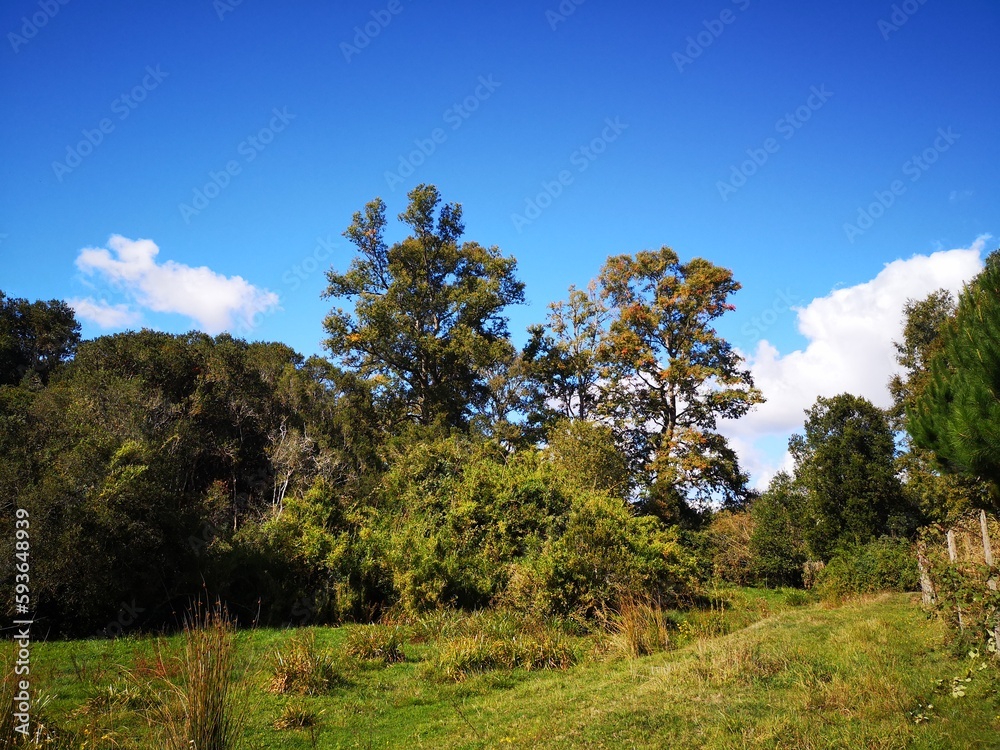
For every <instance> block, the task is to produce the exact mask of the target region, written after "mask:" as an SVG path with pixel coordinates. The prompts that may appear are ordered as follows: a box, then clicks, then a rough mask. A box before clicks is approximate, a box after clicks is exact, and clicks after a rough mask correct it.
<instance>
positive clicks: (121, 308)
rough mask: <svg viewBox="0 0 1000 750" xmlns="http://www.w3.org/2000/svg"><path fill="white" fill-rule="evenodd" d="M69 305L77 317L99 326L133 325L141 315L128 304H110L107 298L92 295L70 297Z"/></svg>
mask: <svg viewBox="0 0 1000 750" xmlns="http://www.w3.org/2000/svg"><path fill="white" fill-rule="evenodd" d="M69 306H70V307H72V308H73V310H74V312H76V314H77V316H78V317H80V318H82V319H83V320H87V321H90V322H91V323H96V324H97V325H99V326H100V327H101V328H122V327H124V326H129V325H135V324H136V323H138V322H139V320H140V317H141V316H140V315H139V314H138V313H137V312H135V311H134V310H131V309H130V308H129V306H128V305H124V304H118V305H112V304H110V303H108V301H107V300H103V299H102V300H95V299H94V298H92V297H87V298H86V299H71V300H69Z"/></svg>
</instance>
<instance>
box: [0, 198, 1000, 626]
mask: <svg viewBox="0 0 1000 750" xmlns="http://www.w3.org/2000/svg"><path fill="white" fill-rule="evenodd" d="M385 211H386V207H385V205H384V204H383V203H382V202H381V201H380V200H375V201H373V202H371V203H369V204H368V205H367V206H366V207H365V208H364V210H363V211H361V212H359V213H357V214H355V216H354V219H353V221H352V223H351V225H350V227H349V228H348V229H347V231H346V232H345V236H346V237H347V238H348V239H349V240H350V241H351V242H352V243H353V244H354V245H355V246H356V248H357V255H356V257H355V259H354V260H353V261H352V262H351V264H350V265H349V267H348V268H346V269H343V270H339V271H338V270H336V269H331V270H330V272H329V273H328V282H329V285H328V288H327V291H326V296H327V297H328V298H330V299H332V300H334V301H335V305H336V307H334V308H333V309H332V310H331V312H330V314H329V316H328V317H327V318H326V320H325V321H324V326H325V329H326V332H327V339H326V342H325V345H326V348H327V350H328V352H329V355H330V356H329V358H320V357H312V358H309V359H304V358H303V357H302V356H300V355H298V354H297V353H295V352H294V351H292V350H291V349H290V348H288V347H287V346H284V345H282V344H277V343H259V342H258V343H248V342H246V341H241V340H237V339H233V338H232V337H230V336H229V335H226V334H223V335H221V336H217V337H214V338H213V337H210V336H207V335H205V334H200V333H190V334H186V335H170V334H165V333H158V332H154V331H149V330H144V331H140V332H129V333H122V334H116V335H114V336H104V337H100V338H97V339H94V340H91V341H85V342H80V337H79V325H78V324H77V323H76V321H75V320H74V318H73V314H72V310H70V309H69V308H68V307H67V306H66V305H65V304H64V303H62V302H59V301H51V302H34V303H29V302H27V301H25V300H19V299H8V298H6V297H2V298H0V303H2V305H0V384H2V385H0V503H2V508H3V516H4V518H5V519H6V520H5V523H7V525H8V527H9V528H11V529H12V528H13V517H14V512H15V509H16V508H24V509H26V510H27V511H28V512H29V514H30V522H31V526H30V529H31V590H32V593H33V596H34V597H35V600H34V603H35V605H36V607H37V613H36V621H37V622H38V623H39V624H40V625H41V624H44V625H45V626H48V627H49V628H50V632H51V633H53V634H62V635H102V634H103V635H115V634H117V633H119V632H122V631H123V630H125V629H127V628H133V627H148V628H155V627H161V626H170V625H172V624H175V623H176V622H177V620H178V618H179V613H180V612H181V611H182V610H183V609H184V608H185V607H186V606H187V604H188V603H189V602H190V601H191V600H192V599H193V598H197V597H205V596H206V595H207V596H208V597H211V598H215V597H219V598H221V599H223V600H225V601H226V602H227V604H228V607H229V609H230V611H231V612H233V613H234V614H236V615H237V616H238V617H239V618H240V619H241V620H242V621H243V622H246V623H249V622H253V621H256V622H261V623H263V624H271V625H281V624H305V623H307V622H336V621H340V620H344V619H365V620H367V619H373V618H376V617H378V616H379V615H380V614H381V613H382V612H384V611H385V610H386V609H388V608H394V607H395V608H405V609H409V610H421V609H426V608H434V607H439V606H459V607H466V608H478V607H485V606H491V605H502V606H508V607H512V608H515V609H517V608H521V609H525V610H527V609H530V610H532V611H534V612H549V613H552V614H559V615H564V616H569V617H574V618H578V619H581V620H586V619H587V618H590V617H594V616H596V615H599V614H601V613H603V612H606V611H607V610H608V608H612V607H615V606H616V605H617V603H618V602H619V600H620V598H621V597H622V596H623V595H626V594H630V593H632V594H634V593H636V592H642V593H644V594H645V595H648V596H650V597H652V598H655V599H656V600H658V601H660V602H662V603H673V604H677V603H681V604H683V603H690V602H693V601H695V600H696V599H697V597H698V596H699V592H700V590H701V587H702V585H703V584H704V582H705V581H706V580H707V579H708V578H710V577H712V576H713V575H714V576H720V577H724V578H730V579H732V580H738V581H740V582H760V583H766V584H771V585H774V584H781V583H784V584H795V585H797V584H801V583H802V574H803V573H802V572H803V569H804V564H805V563H806V562H808V561H823V562H828V561H831V560H834V559H835V558H837V556H838V555H840V556H843V555H845V554H848V553H847V552H845V550H852V549H857V548H858V546H859V545H862V546H863V545H865V544H867V543H870V542H872V541H873V540H878V539H880V538H883V537H888V538H891V539H895V540H901V541H899V542H894V543H898V544H904V545H905V544H906V540H908V539H909V538H911V537H912V535H913V534H914V532H915V530H916V529H917V528H918V527H919V526H920V525H922V524H925V523H927V522H928V521H929V520H934V519H936V518H939V517H942V516H943V515H947V514H948V513H950V512H952V511H953V510H956V511H957V510H958V509H961V508H964V507H967V506H968V505H970V504H972V505H976V504H977V503H978V504H980V505H981V504H982V503H984V502H987V500H988V498H991V497H995V495H993V494H990V493H991V490H987V489H984V488H985V487H986V486H987V485H986V484H984V482H982V481H979V479H984V478H988V475H983V474H982V466H981V465H980V464H978V463H974V462H971V461H973V459H969V460H970V462H971V463H968V464H966V463H962V461H964V460H965V458H964V457H963V456H959V455H958V454H957V453H955V452H954V451H952V452H948V450H946V449H945V448H944V447H942V446H944V443H943V442H941V441H942V440H944V438H943V437H941V435H944V434H951V433H945V432H941V431H940V429H939V428H937V427H934V426H935V425H939V424H941V422H940V420H941V419H943V418H944V417H942V416H940V415H941V414H944V413H945V412H947V408H950V405H951V404H953V403H954V402H955V399H954V398H952V397H951V396H950V395H948V394H950V393H951V392H950V391H948V392H947V393H946V394H944V395H942V394H943V393H944V392H943V391H942V390H941V389H942V388H944V387H945V386H943V385H940V386H939V385H938V383H939V382H940V383H944V382H946V381H948V378H949V377H951V373H953V371H954V370H955V367H956V366H957V365H956V366H952V365H943V366H938V365H933V366H932V363H931V360H932V359H933V356H932V355H934V354H935V353H936V352H938V351H939V350H940V351H941V352H946V351H949V350H948V346H949V345H946V344H943V343H942V341H945V340H950V339H948V337H947V336H946V335H945V333H946V331H947V330H950V328H949V326H952V327H955V329H956V330H958V328H959V327H960V326H959V323H956V322H955V321H963V320H967V319H968V320H971V319H972V318H973V317H974V316H965V317H964V318H963V313H962V310H963V305H966V304H967V303H966V301H965V298H964V297H963V301H962V303H961V304H959V306H958V311H957V313H956V311H955V309H954V302H953V301H951V300H950V298H947V295H938V296H937V297H934V298H933V299H932V300H929V301H921V302H914V303H912V304H911V305H909V306H908V308H907V311H906V314H907V319H908V325H907V334H906V340H905V341H904V342H902V343H901V344H900V361H901V362H902V363H903V364H904V366H905V367H906V368H907V369H906V372H907V375H906V377H904V378H900V379H899V380H898V382H894V384H893V392H894V394H895V395H896V397H897V408H896V409H895V410H893V411H891V412H889V413H885V412H882V411H881V410H879V409H876V408H875V407H874V406H872V405H871V404H870V403H868V402H866V401H864V400H863V399H859V398H855V397H853V396H849V395H844V396H840V397H837V398H834V399H828V400H823V399H821V400H820V401H819V402H818V403H817V404H816V406H814V408H813V409H812V410H811V411H810V413H809V415H808V420H807V423H806V430H805V432H804V434H803V435H800V436H797V437H796V438H795V439H794V440H793V442H792V451H793V454H794V456H795V459H796V469H795V472H794V475H793V476H786V475H779V477H778V478H777V479H776V480H775V482H774V483H773V484H772V485H771V487H770V488H769V489H768V491H767V492H766V493H764V494H763V495H762V496H761V497H759V498H758V497H757V496H756V495H755V493H753V492H752V491H750V490H749V489H748V487H747V477H746V475H745V474H744V473H743V471H742V470H741V468H740V466H739V463H738V460H737V457H736V454H735V452H734V451H733V450H732V448H731V447H730V446H729V445H728V443H727V441H726V439H725V438H724V437H723V436H722V435H721V434H720V433H719V432H718V429H717V427H718V420H719V419H722V418H739V417H740V416H742V415H744V414H746V413H747V411H748V410H749V409H751V408H752V407H753V405H754V404H755V403H759V402H760V401H761V394H760V393H759V391H758V390H757V389H756V388H755V387H754V384H753V380H752V378H751V376H750V373H749V371H748V370H747V369H746V368H745V367H744V363H743V362H742V360H741V359H740V357H739V356H738V354H737V353H736V352H735V351H734V350H733V349H732V347H731V346H730V345H729V344H728V343H727V342H726V341H724V340H722V339H721V338H720V337H719V336H718V335H717V333H716V332H715V329H714V327H713V325H714V321H715V320H716V319H717V318H719V317H720V316H722V315H723V314H725V313H726V312H727V311H729V310H732V309H733V308H732V305H731V303H730V302H729V299H730V297H731V295H732V294H733V293H734V292H736V291H737V290H738V289H739V284H738V283H737V282H736V281H735V280H734V279H733V277H732V273H731V272H730V271H728V270H727V269H724V268H720V267H718V266H715V265H714V264H712V263H710V262H709V261H706V260H702V259H698V258H696V259H693V260H690V261H687V262H682V261H681V259H680V258H679V257H678V256H677V254H676V253H674V252H673V251H672V250H670V249H669V248H666V247H664V248H661V249H660V250H657V251H643V252H639V253H636V254H635V255H619V256H613V257H611V258H609V259H608V260H607V262H606V264H605V265H604V267H603V268H602V269H601V270H600V273H599V274H598V276H597V278H596V279H595V280H594V282H593V283H592V284H591V285H590V286H589V287H588V288H587V289H586V290H579V289H574V288H571V289H570V291H569V295H568V298H567V299H566V300H564V301H561V302H557V303H555V304H553V305H551V306H550V310H549V314H548V317H547V319H546V320H545V321H544V322H542V323H539V324H538V325H536V326H532V327H531V329H530V331H529V333H530V335H529V339H528V343H527V344H526V346H525V347H524V348H523V349H521V350H518V349H517V348H516V347H515V346H514V345H513V343H512V341H511V338H510V335H509V332H508V328H507V318H506V315H505V311H506V310H507V309H508V308H509V307H510V306H511V305H516V304H520V303H522V302H523V301H524V288H523V285H522V284H521V282H520V281H519V280H518V279H517V273H516V270H517V269H516V263H515V261H514V259H513V258H510V257H507V256H504V255H503V254H502V253H501V251H500V250H499V249H498V248H496V247H485V246H482V245H480V244H478V243H475V242H470V241H464V240H463V239H462V237H463V234H464V226H463V223H462V211H461V206H459V205H457V204H442V203H441V200H440V196H439V195H438V193H437V191H436V189H435V188H433V187H432V186H420V187H418V188H416V189H415V190H414V191H412V192H411V193H410V195H409V204H408V206H407V208H406V210H405V211H404V212H403V213H401V214H400V215H399V220H400V221H401V222H402V223H403V225H404V226H405V227H407V229H408V232H409V234H408V236H407V237H406V238H405V239H404V240H402V241H400V242H396V243H393V244H391V245H390V244H387V242H386V240H385V234H386V230H387V228H388V221H387V219H386V215H385ZM991 267H992V266H991ZM984 278H985V275H984ZM970 289H988V290H992V291H990V292H989V294H992V295H993V298H994V299H995V297H996V292H997V290H996V287H995V285H994V286H988V285H987V284H986V282H984V281H982V280H980V281H978V282H976V284H975V285H973V286H972V287H970ZM969 293H970V294H971V293H972V292H969ZM977 293H978V292H977ZM987 296H988V295H987ZM955 338H958V334H955ZM942 356H943V355H942ZM958 361H959V360H957V359H949V360H948V362H958ZM949 367H950V368H951V369H949ZM963 382H964V381H963ZM976 382H977V383H978V382H979V381H976ZM973 387H974V385H969V386H968V388H969V389H972V388H973ZM925 394H934V399H937V400H933V399H930V396H928V397H927V398H924V395H925ZM921 399H923V400H921ZM931 400H933V403H934V404H935V405H936V406H935V407H934V409H930V407H928V409H929V410H928V411H926V413H925V412H924V411H919V412H918V407H920V408H923V407H922V406H920V405H921V404H924V401H928V402H929V401H931ZM917 413H919V414H920V415H921V416H920V417H919V418H920V419H923V420H924V421H925V422H926V423H927V425H928V427H927V428H926V429H927V430H928V432H927V433H920V434H921V436H922V437H921V440H922V441H923V442H922V443H921V445H926V446H927V447H924V448H917V447H916V446H915V445H913V446H910V445H907V446H906V448H907V449H906V450H905V451H902V452H901V451H899V450H898V447H897V444H896V443H897V441H896V436H897V435H898V434H900V431H901V430H903V429H904V428H909V425H910V423H911V422H912V421H913V420H914V419H916V417H913V416H907V415H911V414H917ZM994 424H995V423H994ZM936 429H937V430H938V431H935V430H936ZM956 429H958V428H956ZM914 434H915V435H916V431H914ZM935 440H936V441H938V442H937V443H935V442H934V441H935ZM977 455H978V454H977ZM975 460H979V459H978V458H977V459H975ZM940 461H945V462H947V467H946V468H947V471H948V472H951V473H946V472H945V471H943V470H942V468H941V464H940ZM977 477H978V478H979V479H977ZM976 507H979V506H978V505H977V506H976ZM720 509H721V510H720ZM880 543H882V542H880ZM0 548H2V550H3V565H4V580H5V581H6V583H5V584H4V592H5V593H4V596H5V597H7V600H8V604H9V605H10V606H12V604H13V593H12V592H13V591H14V586H13V573H12V572H11V571H12V570H13V565H12V562H13V556H14V553H15V548H14V543H13V534H9V535H3V536H2V542H0ZM727 555H728V556H729V559H727ZM852 559H861V558H859V557H858V556H855V558H852Z"/></svg>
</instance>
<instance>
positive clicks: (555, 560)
mask: <svg viewBox="0 0 1000 750" xmlns="http://www.w3.org/2000/svg"><path fill="white" fill-rule="evenodd" d="M697 590H698V583H697V577H696V563H695V560H694V557H693V556H692V555H691V554H690V553H688V552H687V551H686V550H684V548H683V547H682V546H681V544H680V542H679V541H678V537H677V533H676V531H675V530H673V529H667V528H665V527H663V526H662V525H661V524H660V522H659V521H658V520H657V519H655V518H652V517H649V516H644V517H636V516H635V515H633V514H632V512H631V511H630V510H629V509H628V508H627V507H626V506H625V505H624V504H623V503H622V502H621V501H620V500H617V499H614V498H610V497H608V496H607V495H602V494H598V493H589V494H579V495H576V496H574V497H573V504H572V506H571V508H570V511H569V515H568V518H567V522H566V527H565V530H564V531H563V533H562V534H561V535H560V536H558V537H557V538H555V539H551V540H549V541H548V543H547V544H546V545H545V547H544V548H543V549H542V551H541V553H540V554H538V555H536V556H532V557H531V558H529V559H527V560H526V561H525V562H524V563H522V564H521V565H519V566H517V568H516V571H515V573H514V575H513V576H512V580H511V585H510V588H509V590H508V592H507V598H508V600H509V601H511V602H512V603H514V604H516V605H518V606H521V607H524V608H526V609H532V610H536V611H541V612H552V613H556V614H560V615H573V616H576V617H584V618H586V617H594V616H596V615H599V614H603V613H605V612H606V611H607V610H609V609H613V608H615V607H617V606H618V605H619V603H620V602H621V600H622V597H624V596H627V595H629V594H635V593H640V592H641V593H645V594H648V595H649V596H652V597H654V598H656V599H658V600H659V601H663V602H678V601H686V600H689V599H690V598H691V597H692V596H694V595H695V593H696V592H697Z"/></svg>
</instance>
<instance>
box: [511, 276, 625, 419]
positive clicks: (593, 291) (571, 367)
mask: <svg viewBox="0 0 1000 750" xmlns="http://www.w3.org/2000/svg"><path fill="white" fill-rule="evenodd" d="M610 317H611V315H610V311H609V310H608V308H607V306H606V305H605V304H604V301H603V300H602V299H601V296H600V293H599V291H598V289H597V285H596V284H595V283H593V282H592V283H591V284H590V286H589V287H588V288H587V291H583V290H581V289H577V288H576V287H572V286H571V287H570V288H569V299H568V300H567V301H565V302H553V303H552V304H550V305H549V315H548V320H546V322H545V323H544V324H543V325H534V326H530V327H529V328H528V333H529V334H530V336H531V337H530V339H529V340H528V343H527V345H526V346H525V348H524V360H525V362H526V363H527V370H528V373H529V375H530V376H531V378H532V380H533V383H534V385H535V388H534V390H533V392H532V394H531V399H530V406H531V409H532V414H531V417H530V419H531V421H532V422H533V423H535V424H539V425H543V426H544V425H549V424H550V423H551V422H552V421H554V420H558V419H570V420H577V419H579V420H587V419H590V418H592V417H593V416H594V415H595V414H596V410H597V406H598V403H599V401H600V399H601V396H602V392H601V391H602V386H601V365H600V360H599V357H598V355H599V351H600V347H601V345H602V342H603V340H604V338H605V337H606V335H607V326H608V323H609V320H610Z"/></svg>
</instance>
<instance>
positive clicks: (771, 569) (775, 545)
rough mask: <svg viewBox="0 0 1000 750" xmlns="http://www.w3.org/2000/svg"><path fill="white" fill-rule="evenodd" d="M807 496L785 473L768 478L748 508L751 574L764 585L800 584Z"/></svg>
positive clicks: (804, 551)
mask: <svg viewBox="0 0 1000 750" xmlns="http://www.w3.org/2000/svg"><path fill="white" fill-rule="evenodd" d="M805 508H806V498H805V493H804V492H803V491H802V488H801V487H800V486H799V485H798V484H796V482H795V481H794V480H793V479H792V478H791V477H789V476H788V475H787V474H785V473H783V472H782V473H779V474H778V475H777V476H775V478H774V479H773V480H772V481H771V484H770V485H769V486H768V488H767V491H766V492H764V494H763V495H761V496H760V498H758V499H757V501H756V502H754V504H753V505H752V506H751V508H750V517H751V521H752V530H751V533H750V540H749V545H748V553H749V555H750V559H751V571H750V577H751V578H752V579H753V580H754V581H755V582H758V583H762V584H764V585H765V586H801V585H802V584H803V580H802V566H803V564H804V563H805V561H806V546H805V541H804V539H803V534H804V532H803V526H804V519H805V513H806V510H805Z"/></svg>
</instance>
